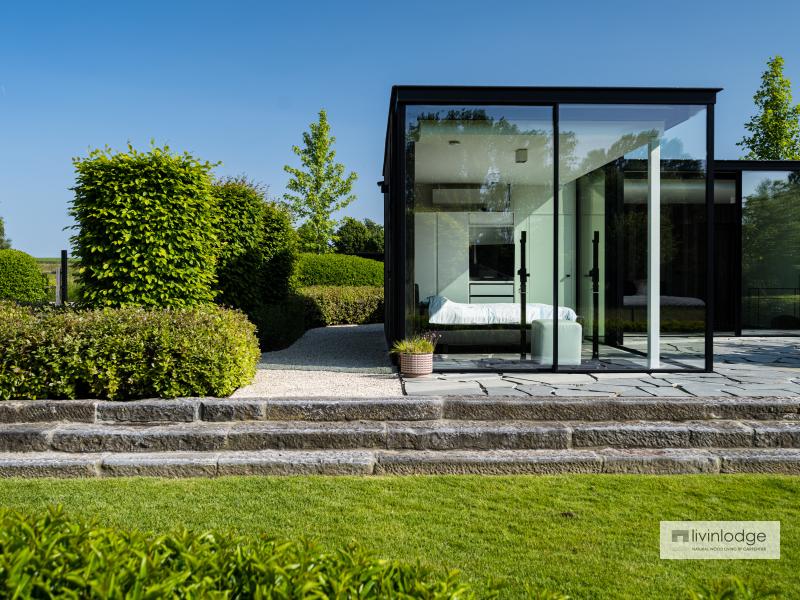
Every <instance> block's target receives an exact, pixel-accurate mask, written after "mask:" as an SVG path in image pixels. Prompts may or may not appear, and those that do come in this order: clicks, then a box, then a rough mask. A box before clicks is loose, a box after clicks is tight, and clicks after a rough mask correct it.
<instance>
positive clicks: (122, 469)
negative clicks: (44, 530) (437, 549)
mask: <svg viewBox="0 0 800 600" xmlns="http://www.w3.org/2000/svg"><path fill="white" fill-rule="evenodd" d="M565 473H607V474H660V475H668V474H695V473H709V474H716V473H774V474H777V473H781V474H793V475H800V450H798V449H785V448H750V449H713V448H704V449H697V448H679V449H675V448H668V449H658V450H653V449H649V450H647V449H598V450H586V449H569V450H491V451H478V450H449V451H439V452H436V451H427V450H288V451H282V450H261V451H222V452H183V451H177V452H147V453H82V454H74V453H65V452H24V453H0V477H119V476H154V477H217V476H226V475H364V476H369V475H418V474H431V475H432V474H485V475H516V474H532V475H534V474H539V475H544V474H565Z"/></svg>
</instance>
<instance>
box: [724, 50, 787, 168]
mask: <svg viewBox="0 0 800 600" xmlns="http://www.w3.org/2000/svg"><path fill="white" fill-rule="evenodd" d="M783 64H784V61H783V58H782V57H781V56H774V57H772V58H770V59H769V60H768V61H767V69H766V71H764V74H763V75H762V76H761V87H760V88H759V89H758V91H757V92H756V93H755V96H753V101H754V102H755V105H756V109H757V113H756V114H755V115H753V116H752V117H751V118H750V120H749V121H748V122H747V123H746V124H745V126H744V128H745V129H746V130H747V131H748V132H749V134H750V135H746V136H744V137H743V138H742V140H741V141H740V142H737V144H736V145H737V146H740V147H742V148H744V149H745V150H747V155H746V156H745V158H746V159H749V160H798V159H800V105H795V104H793V102H792V84H791V81H789V79H787V78H786V77H785V76H784V75H783Z"/></svg>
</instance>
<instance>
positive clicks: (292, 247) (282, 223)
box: [212, 177, 297, 320]
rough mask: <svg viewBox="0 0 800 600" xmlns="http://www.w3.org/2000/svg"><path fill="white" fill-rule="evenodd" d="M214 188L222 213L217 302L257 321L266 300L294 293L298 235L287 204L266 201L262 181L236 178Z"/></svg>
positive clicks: (276, 299) (219, 228)
mask: <svg viewBox="0 0 800 600" xmlns="http://www.w3.org/2000/svg"><path fill="white" fill-rule="evenodd" d="M212 189H213V193H214V196H215V197H216V198H217V201H218V206H219V210H220V214H221V217H220V222H219V226H218V230H219V239H220V258H219V265H218V269H217V275H218V280H219V282H218V287H219V290H220V294H219V296H218V297H217V302H218V303H220V304H223V305H227V306H232V307H234V308H239V309H241V310H243V311H244V312H245V313H246V314H247V315H248V316H249V317H250V318H251V320H255V317H256V316H257V313H258V310H259V308H260V307H261V306H262V305H264V304H265V303H267V304H268V303H275V302H282V301H283V300H285V299H286V297H287V296H288V294H289V291H290V283H289V282H290V279H291V276H292V272H293V270H294V261H295V258H296V247H297V234H296V232H295V231H294V229H293V228H292V220H291V216H290V215H289V213H288V211H287V210H286V208H285V207H283V206H282V205H279V204H277V203H274V202H267V201H266V199H265V190H264V189H263V188H262V187H260V186H259V185H257V184H255V183H253V182H251V181H249V180H247V179H245V178H242V177H236V178H229V179H223V180H221V181H218V182H216V183H215V184H214V185H213V187H212Z"/></svg>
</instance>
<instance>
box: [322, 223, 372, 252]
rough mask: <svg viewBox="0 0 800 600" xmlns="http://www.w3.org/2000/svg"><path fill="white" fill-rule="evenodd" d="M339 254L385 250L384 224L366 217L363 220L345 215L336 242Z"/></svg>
mask: <svg viewBox="0 0 800 600" xmlns="http://www.w3.org/2000/svg"><path fill="white" fill-rule="evenodd" d="M334 247H335V248H336V252H338V253H339V254H367V253H381V252H383V225H381V224H379V223H376V222H375V221H372V220H371V219H364V221H363V222H361V221H358V220H356V219H354V218H352V217H345V218H344V220H343V221H342V224H341V225H340V226H339V229H337V230H336V241H335V242H334Z"/></svg>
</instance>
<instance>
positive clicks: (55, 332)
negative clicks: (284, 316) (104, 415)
mask: <svg viewBox="0 0 800 600" xmlns="http://www.w3.org/2000/svg"><path fill="white" fill-rule="evenodd" d="M0 348H2V349H3V352H2V353H0V398H2V399H5V400H7V399H10V398H26V399H37V398H108V399H111V400H128V399H135V398H152V397H162V398H175V397H179V396H229V395H230V394H231V393H233V391H234V390H236V388H238V387H240V386H242V385H246V384H248V383H250V382H251V381H252V379H253V377H254V375H255V366H256V363H257V361H258V358H259V356H260V352H259V348H258V342H257V340H256V337H255V327H254V326H253V325H252V324H251V323H250V322H249V321H248V320H247V318H246V317H245V316H244V315H243V314H242V313H240V312H238V311H233V310H229V309H224V308H220V307H217V306H214V305H204V306H199V307H195V308H176V309H161V310H153V309H144V308H138V307H127V308H118V309H98V310H81V311H72V310H53V309H49V310H33V309H29V308H24V307H19V306H16V305H14V304H11V303H0Z"/></svg>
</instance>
